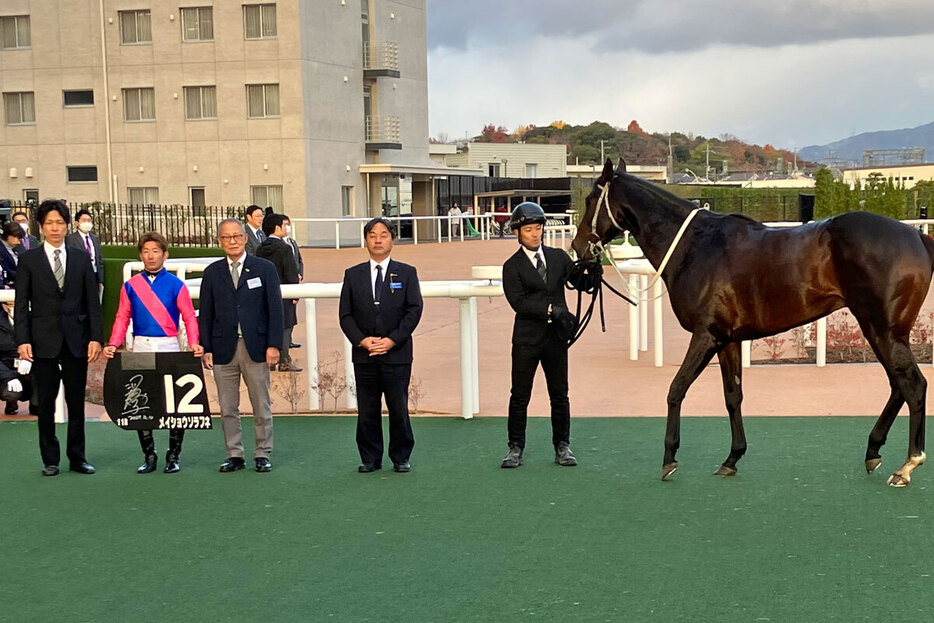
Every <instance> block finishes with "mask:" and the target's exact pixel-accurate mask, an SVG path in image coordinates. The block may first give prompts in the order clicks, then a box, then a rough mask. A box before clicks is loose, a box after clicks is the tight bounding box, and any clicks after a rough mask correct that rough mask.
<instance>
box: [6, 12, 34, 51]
mask: <svg viewBox="0 0 934 623" xmlns="http://www.w3.org/2000/svg"><path fill="white" fill-rule="evenodd" d="M31 44H32V38H31V35H30V34H29V16H28V15H11V16H9V17H0V48H3V49H4V50H15V49H17V48H28V47H29V46H30V45H31Z"/></svg>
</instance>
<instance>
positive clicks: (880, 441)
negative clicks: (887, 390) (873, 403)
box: [866, 376, 905, 474]
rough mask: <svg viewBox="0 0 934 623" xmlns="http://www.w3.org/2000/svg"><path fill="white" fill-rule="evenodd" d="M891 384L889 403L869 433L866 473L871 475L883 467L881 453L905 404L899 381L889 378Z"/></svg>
mask: <svg viewBox="0 0 934 623" xmlns="http://www.w3.org/2000/svg"><path fill="white" fill-rule="evenodd" d="M889 384H890V385H891V387H892V393H891V395H889V400H888V402H886V403H885V407H884V408H883V409H882V415H880V416H879V419H878V420H876V423H875V425H874V426H873V427H872V431H871V432H870V433H869V443H868V444H867V445H866V473H867V474H871V473H873V472H874V471H876V469H877V468H878V467H879V466H880V465H882V455H881V454H880V453H879V451H880V450H881V449H882V446H884V445H885V440H886V438H887V437H888V435H889V429H890V428H892V423H893V422H894V421H895V418H896V416H898V411H899V409H901V408H902V405H903V404H905V399H904V398H902V395H901V394H900V393H899V391H898V383H897V381H896V380H895V379H894V378H892V377H891V376H890V377H889Z"/></svg>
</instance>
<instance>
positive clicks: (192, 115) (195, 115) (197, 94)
mask: <svg viewBox="0 0 934 623" xmlns="http://www.w3.org/2000/svg"><path fill="white" fill-rule="evenodd" d="M185 119H188V120H189V121H192V120H196V119H217V87H185Z"/></svg>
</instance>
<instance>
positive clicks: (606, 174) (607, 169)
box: [597, 158, 613, 185]
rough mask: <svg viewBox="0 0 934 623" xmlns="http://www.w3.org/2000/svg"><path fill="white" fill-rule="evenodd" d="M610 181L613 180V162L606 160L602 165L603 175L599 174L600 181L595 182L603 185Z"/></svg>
mask: <svg viewBox="0 0 934 623" xmlns="http://www.w3.org/2000/svg"><path fill="white" fill-rule="evenodd" d="M611 179H613V161H612V160H610V159H609V158H607V159H606V162H605V163H603V173H601V174H600V179H598V180H597V182H598V183H599V184H601V185H603V184H606V183H607V182H609V181H610V180H611Z"/></svg>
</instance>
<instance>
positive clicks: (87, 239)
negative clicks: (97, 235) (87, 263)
mask: <svg viewBox="0 0 934 623" xmlns="http://www.w3.org/2000/svg"><path fill="white" fill-rule="evenodd" d="M84 244H85V245H87V247H88V255H90V256H91V268H93V269H94V272H95V273H96V272H97V264H96V263H95V262H94V249H92V248H91V237H90V236H85V237H84Z"/></svg>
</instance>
